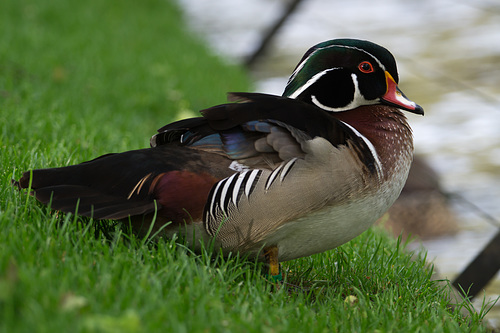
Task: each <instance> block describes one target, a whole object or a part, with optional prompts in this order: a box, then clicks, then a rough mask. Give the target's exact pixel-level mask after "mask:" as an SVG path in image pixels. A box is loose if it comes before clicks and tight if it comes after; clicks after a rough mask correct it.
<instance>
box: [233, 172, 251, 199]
mask: <svg viewBox="0 0 500 333" xmlns="http://www.w3.org/2000/svg"><path fill="white" fill-rule="evenodd" d="M247 172H248V171H245V172H242V173H240V174H239V175H238V179H237V180H236V184H235V185H234V188H233V196H232V200H233V204H234V205H235V206H236V199H237V198H238V193H239V192H240V187H241V184H242V183H243V178H245V175H246V174H247Z"/></svg>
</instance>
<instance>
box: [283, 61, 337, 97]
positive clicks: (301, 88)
mask: <svg viewBox="0 0 500 333" xmlns="http://www.w3.org/2000/svg"><path fill="white" fill-rule="evenodd" d="M335 69H338V67H336V68H329V69H325V70H324V71H321V72H319V73H316V74H315V75H314V76H313V77H312V78H310V79H309V81H307V82H306V83H305V84H304V85H303V86H301V87H300V88H299V89H297V90H295V91H294V93H293V94H291V95H290V96H288V98H297V96H299V95H300V94H302V93H303V92H304V91H305V90H306V89H307V88H309V87H310V86H312V85H313V84H314V83H316V81H318V80H319V79H320V78H321V77H322V76H323V75H325V74H326V73H328V72H330V71H333V70H335Z"/></svg>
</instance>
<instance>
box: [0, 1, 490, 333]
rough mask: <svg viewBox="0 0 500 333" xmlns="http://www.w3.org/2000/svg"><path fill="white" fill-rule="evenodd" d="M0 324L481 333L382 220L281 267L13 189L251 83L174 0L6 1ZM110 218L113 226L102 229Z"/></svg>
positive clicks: (476, 318) (0, 9) (1, 7)
mask: <svg viewBox="0 0 500 333" xmlns="http://www.w3.org/2000/svg"><path fill="white" fill-rule="evenodd" d="M0 36H2V38H1V39H0V129H1V133H0V147H1V151H0V163H1V168H0V179H1V186H0V332H156V331H162V332H211V331H214V332H215V331H217V332H290V331H292V332H302V331H310V332H331V331H333V332H335V331H337V332H369V331H379V332H389V331H393V332H416V331H432V332H461V331H462V332H469V331H475V332H476V331H477V332H481V331H485V330H486V329H485V328H484V327H483V326H482V324H481V318H482V317H483V316H484V311H485V309H486V308H484V309H483V312H480V313H476V312H474V311H473V310H472V309H471V308H470V307H469V305H468V304H462V305H460V306H459V308H460V307H463V308H465V309H469V312H471V315H470V316H469V317H463V316H462V315H461V314H460V312H459V311H458V310H457V311H452V310H450V309H449V305H450V304H449V301H448V300H447V289H446V288H443V287H441V286H439V285H438V284H437V283H436V282H433V281H431V276H432V268H431V267H428V266H426V264H425V258H423V257H419V256H413V258H412V255H411V254H408V253H407V252H406V251H404V250H403V246H402V245H401V244H400V243H398V242H396V241H394V240H392V239H390V238H389V237H387V236H386V235H385V234H384V233H382V232H381V231H379V230H372V231H369V232H367V233H365V234H363V235H362V236H360V237H359V238H357V239H356V240H354V241H353V242H350V243H348V244H346V245H344V246H343V247H341V248H339V249H336V250H333V251H330V252H328V253H325V254H321V255H315V256H312V257H309V258H303V259H299V260H295V261H292V262H289V263H285V264H284V265H283V269H284V271H285V272H286V274H285V283H284V284H283V285H281V286H280V287H277V286H276V285H275V284H274V283H272V282H269V281H267V280H266V279H265V277H264V276H263V275H262V274H261V269H262V267H261V266H260V265H259V264H255V263H253V262H251V261H247V260H245V259H244V258H239V257H237V256H236V257H232V258H226V259H224V258H221V257H219V256H216V257H215V259H211V256H210V255H208V254H207V253H204V254H202V255H194V254H191V253H190V252H189V251H188V250H187V249H185V248H184V247H183V246H182V245H179V244H178V243H176V242H175V240H174V241H172V240H160V241H159V242H158V243H151V242H146V241H145V240H142V239H136V238H134V237H129V236H127V235H126V234H124V233H122V231H121V229H120V228H119V227H116V228H115V229H114V228H111V232H109V234H108V235H107V236H105V235H103V234H102V232H101V230H102V228H99V226H100V224H99V223H95V222H92V221H88V220H85V219H80V218H75V217H74V216H72V215H71V214H69V215H64V214H58V213H57V212H53V211H49V210H48V209H47V208H46V207H44V206H41V205H39V204H38V203H37V202H36V201H35V200H34V199H33V198H30V197H29V196H27V195H25V194H23V193H19V192H18V191H17V190H15V189H14V188H13V187H12V186H11V185H10V180H11V179H12V178H18V177H19V176H20V174H21V172H22V171H24V170H28V169H30V168H39V167H50V166H60V165H68V164H71V163H77V162H81V161H84V160H87V159H90V158H93V157H96V156H98V155H100V154H104V153H107V152H112V151H114V152H116V151H124V150H130V149H135V148H140V147H146V146H147V145H148V141H149V136H150V135H152V134H153V133H154V132H155V130H156V129H157V128H159V127H161V126H162V125H164V124H166V123H168V122H170V121H172V120H174V119H176V118H178V117H180V116H183V115H189V114H190V113H193V111H192V110H198V109H201V108H204V107H207V106H210V105H213V104H216V103H221V102H224V101H225V93H226V92H227V91H239V90H248V89H249V87H250V83H249V81H248V78H247V77H246V76H245V74H244V73H243V72H242V71H241V70H240V69H239V68H237V67H234V66H229V65H227V64H224V63H223V62H222V61H221V60H220V59H218V58H216V57H214V56H212V55H210V54H209V52H207V49H206V47H205V46H204V45H203V44H202V43H201V42H200V41H199V40H198V39H197V38H196V37H195V36H193V35H192V34H191V33H189V32H186V29H185V26H184V24H183V22H182V17H181V15H180V12H179V11H178V10H177V9H176V7H175V6H174V5H172V4H171V3H170V2H168V1H160V0H148V1H140V2H139V1H131V0H130V1H129V0H127V1H118V0H114V1H113V0H110V1H98V0H90V1H86V2H74V1H73V2H69V1H63V0H53V1H50V2H49V1H35V0H32V1H17V0H4V1H2V3H1V4H0ZM104 229H106V228H104Z"/></svg>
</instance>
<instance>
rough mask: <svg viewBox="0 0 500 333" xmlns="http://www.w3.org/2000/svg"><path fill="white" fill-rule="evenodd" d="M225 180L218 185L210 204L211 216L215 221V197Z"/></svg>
mask: <svg viewBox="0 0 500 333" xmlns="http://www.w3.org/2000/svg"><path fill="white" fill-rule="evenodd" d="M224 181H225V180H221V181H220V182H218V183H217V186H216V187H215V190H214V191H213V193H212V201H211V202H210V215H211V216H212V218H213V219H215V207H214V205H215V197H216V196H217V192H219V187H220V186H221V184H222V183H223V182H224Z"/></svg>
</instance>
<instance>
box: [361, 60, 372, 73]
mask: <svg viewBox="0 0 500 333" xmlns="http://www.w3.org/2000/svg"><path fill="white" fill-rule="evenodd" d="M358 68H359V70H360V71H361V73H371V72H373V66H372V64H370V63H369V62H368V61H363V62H362V63H360V64H359V65H358Z"/></svg>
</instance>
